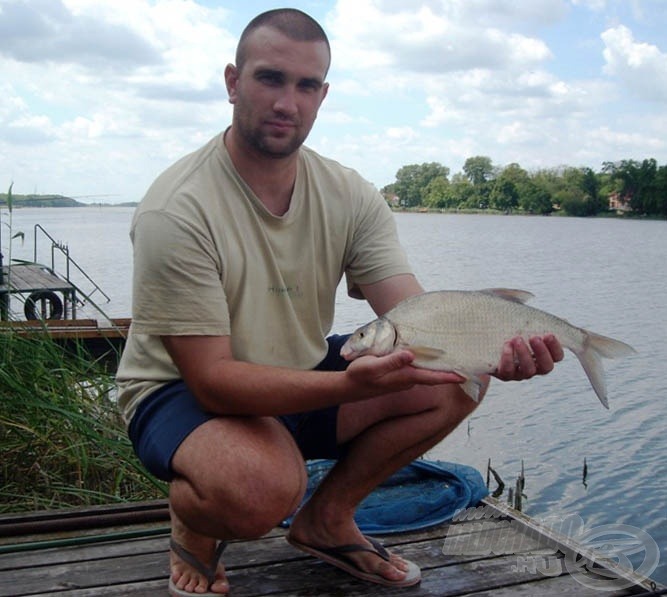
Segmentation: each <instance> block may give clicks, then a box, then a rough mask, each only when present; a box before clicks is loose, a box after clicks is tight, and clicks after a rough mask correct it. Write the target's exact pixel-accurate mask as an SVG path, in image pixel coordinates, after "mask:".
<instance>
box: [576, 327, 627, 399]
mask: <svg viewBox="0 0 667 597" xmlns="http://www.w3.org/2000/svg"><path fill="white" fill-rule="evenodd" d="M586 334H587V336H586V340H585V341H584V346H583V350H582V351H581V352H580V353H576V354H577V357H578V359H579V361H580V362H581V366H582V367H583V368H584V371H585V372H586V375H588V379H589V381H590V382H591V385H592V386H593V389H594V390H595V393H596V394H597V397H598V398H599V399H600V402H601V403H602V406H604V407H605V408H609V403H608V401H607V387H606V384H605V380H604V369H603V368H602V357H604V358H606V359H615V358H619V357H624V356H627V355H630V354H633V353H636V352H637V351H636V350H635V349H634V348H632V346H630V345H629V344H626V343H625V342H621V341H620V340H614V339H613V338H608V337H607V336H601V335H600V334H595V333H593V332H588V331H587V332H586Z"/></svg>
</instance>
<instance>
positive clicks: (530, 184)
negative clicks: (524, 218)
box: [519, 178, 554, 215]
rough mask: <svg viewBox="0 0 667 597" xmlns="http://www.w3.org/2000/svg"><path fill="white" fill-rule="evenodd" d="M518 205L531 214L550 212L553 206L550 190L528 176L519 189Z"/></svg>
mask: <svg viewBox="0 0 667 597" xmlns="http://www.w3.org/2000/svg"><path fill="white" fill-rule="evenodd" d="M519 206H520V207H521V209H523V210H524V211H526V212H528V213H531V214H542V215H546V214H550V213H551V212H552V211H553V210H554V208H553V203H552V196H551V192H550V191H549V189H548V187H547V186H546V185H540V184H539V183H538V182H537V181H535V180H534V179H532V178H529V179H528V180H527V181H526V184H525V185H524V186H523V188H522V189H521V195H520V197H519Z"/></svg>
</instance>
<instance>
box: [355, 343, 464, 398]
mask: <svg viewBox="0 0 667 597" xmlns="http://www.w3.org/2000/svg"><path fill="white" fill-rule="evenodd" d="M414 358H415V356H414V355H413V354H412V353H411V352H410V351H408V350H399V351H396V352H392V353H391V354H388V355H385V356H382V357H376V356H369V355H368V356H362V357H359V358H357V359H355V360H354V361H352V362H351V363H350V365H349V366H348V368H347V370H346V373H347V375H348V376H349V378H350V380H351V381H353V382H354V383H355V384H357V385H359V386H361V387H364V388H365V389H366V391H370V392H372V393H373V394H374V395H380V394H387V393H390V392H399V391H402V390H408V389H410V388H412V387H413V386H416V385H426V386H437V385H442V384H452V383H454V384H458V383H462V382H464V381H465V379H464V378H463V377H461V376H460V375H457V374H456V373H451V372H448V371H434V370H431V369H422V368H420V367H413V366H412V361H413V360H414Z"/></svg>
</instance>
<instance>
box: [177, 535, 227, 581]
mask: <svg viewBox="0 0 667 597" xmlns="http://www.w3.org/2000/svg"><path fill="white" fill-rule="evenodd" d="M169 547H170V548H171V549H172V551H173V552H174V553H175V554H176V555H177V556H178V557H179V558H181V560H183V561H184V562H185V563H186V564H189V565H190V566H192V567H193V568H194V569H195V570H197V572H200V573H201V574H203V575H204V576H205V577H206V580H207V582H208V584H209V586H210V585H212V584H213V583H214V582H215V575H216V572H217V569H218V562H219V561H220V558H221V557H222V552H224V551H225V548H226V547H227V543H226V542H225V541H221V542H220V543H218V546H217V547H216V548H215V553H214V554H213V561H212V562H211V565H210V566H207V565H206V564H204V563H203V562H202V561H201V560H200V559H199V558H198V557H197V556H195V555H194V554H193V553H192V552H190V551H188V550H187V549H185V547H183V546H182V545H180V544H179V543H177V542H176V541H175V540H174V539H173V537H170V538H169Z"/></svg>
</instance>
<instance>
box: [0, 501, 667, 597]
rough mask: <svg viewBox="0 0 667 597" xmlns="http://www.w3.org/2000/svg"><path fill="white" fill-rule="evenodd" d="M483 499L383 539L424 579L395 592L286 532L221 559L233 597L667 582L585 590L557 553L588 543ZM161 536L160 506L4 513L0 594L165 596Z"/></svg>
mask: <svg viewBox="0 0 667 597" xmlns="http://www.w3.org/2000/svg"><path fill="white" fill-rule="evenodd" d="M485 503H486V504H487V505H488V507H490V508H494V509H495V511H496V513H497V515H498V517H495V516H494V517H493V518H492V519H485V520H483V521H479V520H478V521H466V522H459V523H453V524H444V525H441V526H438V527H435V528H432V529H428V530H425V531H421V532H412V533H403V534H399V535H389V536H386V537H384V538H383V541H384V543H385V544H386V545H387V546H388V547H390V548H392V549H395V550H397V551H398V552H399V553H400V554H401V555H403V556H404V557H406V558H408V559H412V560H414V561H416V562H417V563H418V564H419V565H420V566H421V568H422V582H421V584H420V585H418V586H416V587H411V588H406V589H394V588H386V587H379V586H377V585H372V584H369V583H364V582H361V581H357V580H355V579H353V578H352V577H350V576H348V575H347V574H345V573H343V572H341V571H339V570H337V569H335V568H333V567H332V566H329V565H327V564H325V563H323V562H320V561H318V560H316V559H314V558H311V557H309V556H307V555H305V554H303V553H301V552H299V551H297V550H295V549H294V548H292V547H291V546H290V545H289V544H288V543H287V542H286V541H285V539H284V534H285V531H284V530H282V529H276V530H275V532H273V533H271V534H269V535H268V536H266V537H264V538H262V539H259V540H254V541H238V542H233V543H232V544H231V545H230V546H229V547H228V549H227V551H226V552H225V558H224V559H225V565H226V568H227V573H228V577H229V581H230V584H231V587H232V591H231V595H232V596H233V597H250V596H268V595H272V596H283V597H285V596H306V595H313V596H315V595H317V596H320V597H334V596H336V597H339V596H343V595H346V596H347V595H406V596H414V597H423V596H449V595H451V596H453V595H459V596H461V595H464V596H469V597H472V596H476V597H482V596H485V597H490V596H494V597H507V596H515V595H525V596H526V597H529V596H530V597H533V596H535V595H540V596H550V595H552V596H557V597H562V596H563V595H577V596H583V597H586V596H590V597H593V596H595V597H608V596H611V595H613V596H616V597H618V596H621V595H641V594H644V595H649V594H658V593H656V591H661V589H663V588H662V587H658V586H657V585H655V583H652V581H650V580H644V579H642V578H638V577H635V576H634V573H633V572H631V571H627V572H625V573H623V574H622V575H621V576H620V577H619V576H616V578H621V579H622V580H623V582H624V584H625V585H627V588H621V589H618V588H609V589H607V590H601V589H600V588H591V587H590V586H589V585H587V583H586V582H585V581H586V579H589V580H590V575H589V574H586V578H584V577H583V576H582V573H574V574H571V573H570V572H568V569H567V567H566V566H565V565H563V561H564V554H567V553H570V552H571V551H572V550H574V551H575V552H576V551H577V550H579V551H580V552H584V553H585V549H583V548H581V546H577V545H575V544H573V543H572V542H571V541H569V540H567V539H564V538H563V537H555V536H554V535H553V533H550V531H549V530H548V529H544V528H541V527H540V526H539V525H537V524H536V523H535V522H533V521H531V520H530V519H529V518H527V517H525V516H522V515H520V514H518V513H516V512H515V511H513V510H510V509H509V508H507V507H506V506H504V505H503V504H500V503H499V502H497V501H495V500H493V499H492V498H488V499H487V500H486V502H485ZM482 523H483V524H482ZM168 536H169V526H168V511H167V508H166V504H165V502H163V501H161V502H150V503H143V504H127V505H121V506H105V507H96V508H87V509H79V510H71V511H65V512H51V513H35V514H28V515H6V516H2V517H0V597H10V596H11V597H21V596H35V595H43V596H45V595H51V596H56V595H57V596H59V597H60V596H62V597H65V596H67V597H89V596H93V595H94V596H110V595H114V596H130V597H148V596H151V597H153V596H155V595H167V579H168V574H169V568H168ZM453 541H459V542H460V543H458V545H459V546H462V545H467V546H468V549H467V550H461V551H467V552H468V553H467V555H466V553H460V554H458V555H457V554H456V553H452V554H451V555H448V554H447V553H445V552H449V551H452V549H446V548H445V547H446V546H447V545H448V546H449V548H451V547H452V546H454V547H455V549H454V550H453V551H454V552H455V551H456V545H457V544H456V543H452V542H453ZM489 541H491V543H493V544H494V545H495V546H496V548H495V551H502V549H498V546H502V545H505V546H511V549H510V550H509V552H508V553H505V554H498V555H496V554H493V553H489V554H486V555H484V554H481V553H477V555H475V554H474V553H471V552H474V551H475V550H474V549H472V550H471V549H470V547H471V546H475V545H476V546H477V547H479V546H480V545H483V544H486V545H488V544H489ZM556 550H558V555H557V556H556V555H554V554H555V553H556ZM478 551H479V550H478ZM482 551H483V550H482ZM604 565H605V564H604V562H603V563H602V564H601V563H600V562H599V561H598V566H601V567H598V568H597V570H602V571H603V572H604ZM618 574H619V573H618V572H617V575H618ZM602 578H605V577H602ZM606 578H608V577H606ZM616 587H618V585H616Z"/></svg>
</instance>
